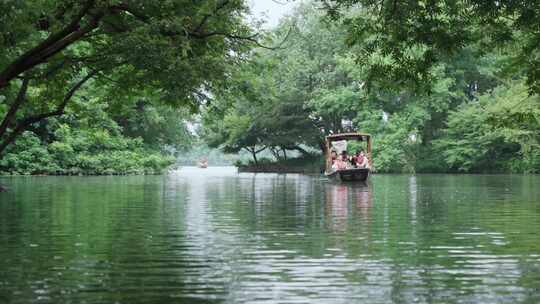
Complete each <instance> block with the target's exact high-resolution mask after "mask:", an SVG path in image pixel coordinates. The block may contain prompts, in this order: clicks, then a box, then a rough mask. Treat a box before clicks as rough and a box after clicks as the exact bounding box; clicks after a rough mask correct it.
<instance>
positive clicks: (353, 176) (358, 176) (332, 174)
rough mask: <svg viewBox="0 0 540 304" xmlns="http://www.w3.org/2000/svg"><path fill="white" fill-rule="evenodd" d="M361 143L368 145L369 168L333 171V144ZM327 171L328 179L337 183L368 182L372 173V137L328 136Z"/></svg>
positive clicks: (361, 135) (354, 135)
mask: <svg viewBox="0 0 540 304" xmlns="http://www.w3.org/2000/svg"><path fill="white" fill-rule="evenodd" d="M350 140H355V141H361V142H365V143H366V157H367V159H368V166H367V168H347V169H338V170H333V169H332V156H331V151H332V143H333V142H336V141H350ZM325 157H326V171H325V175H326V176H327V177H328V178H331V179H334V180H337V181H366V180H367V179H368V177H369V173H370V172H371V170H370V168H372V163H371V136H370V135H369V134H362V133H340V134H332V135H329V136H326V155H325Z"/></svg>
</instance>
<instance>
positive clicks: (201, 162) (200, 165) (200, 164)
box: [197, 160, 208, 169]
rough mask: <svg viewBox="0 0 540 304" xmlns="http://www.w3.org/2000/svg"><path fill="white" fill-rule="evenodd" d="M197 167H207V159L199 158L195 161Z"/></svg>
mask: <svg viewBox="0 0 540 304" xmlns="http://www.w3.org/2000/svg"><path fill="white" fill-rule="evenodd" d="M197 167H199V168H202V169H204V168H208V161H207V160H200V161H199V162H198V163H197Z"/></svg>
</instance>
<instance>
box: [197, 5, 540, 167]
mask: <svg viewBox="0 0 540 304" xmlns="http://www.w3.org/2000/svg"><path fill="white" fill-rule="evenodd" d="M346 2H348V3H349V4H350V3H355V2H356V4H358V3H361V4H362V5H356V4H353V5H352V6H346V8H347V9H348V11H347V12H344V11H341V10H342V9H343V10H344V9H345V6H340V5H338V6H336V7H334V8H333V9H331V8H328V10H330V16H329V15H328V14H327V13H328V11H326V12H325V11H321V10H319V9H316V8H315V5H314V3H310V2H307V3H304V4H301V5H300V6H299V7H298V9H297V10H296V11H295V13H294V14H293V15H292V16H290V17H289V18H286V19H284V20H282V22H281V23H280V25H279V26H278V27H277V28H276V29H275V30H273V32H272V35H273V36H275V37H283V35H284V34H287V35H288V36H287V37H288V39H287V40H286V41H285V42H284V43H283V45H281V46H280V48H278V49H272V50H268V49H264V48H259V49H257V50H255V51H254V52H253V53H252V54H251V56H250V57H249V59H248V61H249V63H250V64H245V65H242V66H241V68H240V69H238V70H236V72H235V73H234V74H233V75H232V76H231V81H230V87H229V89H228V91H227V92H226V94H222V95H220V96H218V98H216V100H215V101H214V102H213V103H212V104H211V105H210V106H208V107H206V109H205V111H204V113H203V122H204V124H203V125H204V136H205V138H206V140H207V142H208V143H209V145H210V146H213V147H221V148H222V149H224V151H226V152H231V153H234V152H238V151H247V152H249V153H250V154H251V155H252V156H253V160H252V162H253V164H254V165H257V163H260V162H261V161H260V159H258V158H260V157H258V155H259V153H261V152H263V151H266V152H271V154H273V155H274V156H275V158H276V159H278V160H280V161H281V160H286V159H288V158H290V155H288V153H289V154H290V153H291V152H292V151H295V152H297V153H301V154H302V155H304V156H305V157H303V158H306V157H307V158H309V156H310V154H311V153H313V151H319V152H318V153H322V152H323V150H322V147H323V145H322V140H323V138H324V136H325V135H326V134H329V133H339V132H343V131H347V130H351V129H353V130H358V131H361V132H365V133H370V134H372V136H373V163H374V166H375V168H376V169H377V171H378V172H516V173H517V172H519V173H539V172H540V147H539V139H540V98H539V96H538V90H537V89H538V87H537V82H536V78H535V75H540V73H537V74H533V73H531V69H532V67H531V66H530V64H538V61H534V60H538V58H539V57H538V54H539V50H538V47H537V46H536V47H533V46H532V43H533V41H532V40H529V39H532V38H531V36H527V35H524V33H525V31H527V30H530V28H526V26H523V24H520V25H518V24H516V25H515V26H514V27H512V26H508V25H509V24H511V23H512V22H511V21H507V22H506V23H504V24H500V25H499V27H498V28H497V29H499V30H504V31H507V32H505V33H506V34H507V35H508V36H507V37H506V39H507V40H506V42H505V43H499V42H498V40H496V39H497V37H495V36H496V35H497V33H493V32H490V31H489V30H495V29H494V28H492V27H490V24H487V23H483V22H482V20H481V18H483V17H482V16H481V15H480V14H482V12H480V11H476V7H475V8H474V9H471V12H474V13H478V14H479V15H478V16H476V17H475V16H473V15H471V17H470V19H468V20H469V22H468V23H466V24H465V23H464V24H460V28H459V29H458V28H454V27H452V26H454V24H448V23H445V20H447V19H445V14H446V16H447V17H448V18H454V17H455V18H456V20H458V18H461V17H460V16H453V15H451V14H452V12H453V11H452V10H451V8H448V7H446V5H450V4H448V3H444V4H440V5H441V7H440V11H433V12H431V15H432V16H431V17H432V18H434V20H437V22H438V23H436V24H433V25H430V26H436V27H440V28H438V31H436V32H433V33H431V32H429V31H431V29H432V27H430V26H428V25H425V27H424V28H420V27H421V26H423V24H422V23H421V22H423V21H425V19H422V18H421V16H418V14H422V13H426V14H427V13H428V12H425V10H427V8H426V7H428V6H429V5H427V6H425V7H423V6H419V7H417V8H413V7H411V5H412V6H414V5H413V3H415V2H416V1H407V2H406V3H407V5H409V6H407V5H406V4H405V2H402V1H394V3H396V5H398V6H399V7H398V9H397V10H396V11H392V10H391V8H387V7H386V6H384V7H378V8H377V7H375V6H376V5H378V4H376V3H379V2H374V1H371V2H370V1H335V2H334V3H340V4H343V5H345V4H344V3H346ZM381 2H382V3H383V4H381V5H384V3H386V2H385V1H381ZM473 2H474V1H473ZM390 3H391V2H390ZM456 5H465V4H461V3H460V4H456ZM501 5H503V4H502V3H501ZM402 6H403V7H402ZM536 6H538V5H537V4H536ZM487 9H488V8H486V10H487ZM513 9H515V10H516V11H514V13H515V14H516V15H515V16H518V15H519V14H520V13H522V12H521V11H517V10H518V9H519V8H518V7H514V8H513ZM336 10H337V11H336ZM341 13H343V14H341ZM385 13H388V14H396V15H400V14H402V15H404V16H403V17H404V19H402V21H401V22H403V23H406V22H408V21H406V20H416V21H415V22H418V23H417V24H416V23H415V24H401V25H402V26H401V27H399V24H396V22H397V23H399V20H400V19H399V17H400V16H395V18H394V19H391V20H390V19H387V20H386V21H387V24H386V25H383V23H384V22H383V21H380V22H379V23H377V21H376V20H378V19H380V18H383V19H384V18H385ZM491 13H492V14H493V15H492V16H498V15H499V14H503V12H502V10H501V11H498V10H497V11H495V12H491ZM515 16H514V17H515ZM522 17H523V18H525V17H526V15H523V16H522ZM529 17H530V16H529ZM407 18H416V19H407ZM475 18H478V19H475ZM494 18H496V17H494ZM439 19H440V20H439ZM343 21H345V22H343ZM522 21H523V22H532V23H534V22H536V24H537V22H538V19H536V20H532V19H531V20H529V19H527V20H522ZM492 22H494V23H496V22H499V19H494V20H492ZM357 26H361V27H357ZM382 26H386V28H384V29H385V30H386V31H385V32H382V28H381V27H382ZM445 26H446V27H445ZM493 26H495V25H493ZM469 27H473V28H469ZM422 29H423V30H424V31H427V32H424V33H423V34H424V35H431V36H428V37H424V36H421V35H422V33H420V32H421V30H422ZM474 33H476V34H479V35H476V36H475V35H474ZM445 34H448V35H449V36H448V37H446V36H444V35H445ZM454 34H455V35H456V36H452V35H454ZM460 34H463V35H469V36H467V37H458V36H457V35H460ZM480 34H481V35H480ZM499 34H502V33H499ZM403 35H405V36H403ZM407 35H410V36H407ZM531 35H532V34H531ZM535 35H537V34H535ZM429 37H431V38H429ZM535 37H537V38H538V35H537V36H535ZM424 38H425V39H424ZM428 38H429V39H432V40H431V42H430V40H429V39H428ZM499 38H501V37H499ZM276 39H277V38H276ZM437 39H440V40H437ZM452 39H454V40H455V41H453V40H452ZM535 41H537V40H535ZM444 43H448V45H447V49H446V52H445V51H444V45H443V44H444ZM454 43H455V44H454ZM529 44H530V47H533V48H534V52H533V53H531V54H524V53H523V49H522V48H524V47H526V45H529ZM536 45H537V44H536ZM533 54H536V55H533ZM523 56H525V57H523ZM535 56H536V57H535ZM535 58H536V59H535ZM533 61H534V62H535V63H533ZM538 66H540V65H538ZM538 66H537V67H538ZM537 71H538V70H537ZM309 148H311V150H310V151H306V150H309ZM265 162H266V161H265ZM299 162H301V160H299Z"/></svg>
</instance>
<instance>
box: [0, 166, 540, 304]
mask: <svg viewBox="0 0 540 304" xmlns="http://www.w3.org/2000/svg"><path fill="white" fill-rule="evenodd" d="M0 184H2V185H5V186H7V187H8V188H9V189H10V191H9V192H7V193H0V303H540V176H511V175H416V176H412V175H374V176H372V177H371V179H370V181H369V183H367V184H365V185H364V184H340V183H332V182H329V181H327V180H326V179H325V178H324V177H322V176H319V175H316V176H308V175H295V174H292V175H277V174H237V173H236V171H235V169H234V168H209V169H198V168H182V169H181V170H179V171H176V172H172V173H170V174H167V175H165V176H129V177H13V178H7V177H4V178H0Z"/></svg>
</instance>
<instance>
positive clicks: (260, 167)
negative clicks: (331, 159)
mask: <svg viewBox="0 0 540 304" xmlns="http://www.w3.org/2000/svg"><path fill="white" fill-rule="evenodd" d="M235 166H236V167H237V168H238V172H252V173H321V172H323V171H324V158H323V157H322V156H320V155H313V156H304V157H298V158H289V159H281V160H277V161H272V160H269V159H261V160H259V161H258V162H257V163H253V162H249V163H247V164H243V163H236V164H235Z"/></svg>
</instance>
